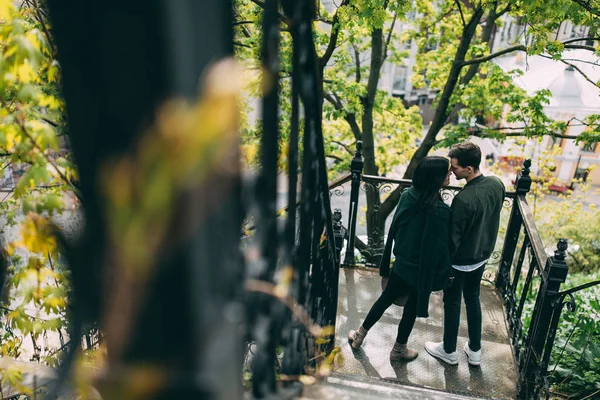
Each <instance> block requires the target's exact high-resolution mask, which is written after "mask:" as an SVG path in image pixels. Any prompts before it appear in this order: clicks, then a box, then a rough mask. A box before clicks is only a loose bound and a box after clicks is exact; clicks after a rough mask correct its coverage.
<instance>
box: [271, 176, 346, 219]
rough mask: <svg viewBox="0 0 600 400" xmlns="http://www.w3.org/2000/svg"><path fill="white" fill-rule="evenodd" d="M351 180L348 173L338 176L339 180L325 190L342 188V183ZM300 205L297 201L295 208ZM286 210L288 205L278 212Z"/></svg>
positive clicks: (331, 183)
mask: <svg viewBox="0 0 600 400" xmlns="http://www.w3.org/2000/svg"><path fill="white" fill-rule="evenodd" d="M351 180H352V174H351V173H349V172H348V173H346V174H344V175H342V176H340V177H339V178H337V179H336V180H334V181H332V182H330V183H329V184H328V185H327V189H328V190H331V189H335V188H336V187H338V186H342V185H343V184H344V183H346V182H350V181H351ZM300 204H302V200H298V201H297V202H296V208H298V206H299V205H300ZM288 208H289V205H287V206H285V207H283V208H282V209H281V210H279V211H287V210H288Z"/></svg>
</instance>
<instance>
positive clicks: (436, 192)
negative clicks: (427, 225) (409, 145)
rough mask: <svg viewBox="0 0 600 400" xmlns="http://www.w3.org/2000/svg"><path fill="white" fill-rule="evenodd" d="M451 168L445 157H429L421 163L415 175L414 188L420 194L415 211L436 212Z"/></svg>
mask: <svg viewBox="0 0 600 400" xmlns="http://www.w3.org/2000/svg"><path fill="white" fill-rule="evenodd" d="M449 168H450V162H449V161H448V159H447V158H444V157H438V156H428V157H425V158H424V159H422V160H421V161H420V162H419V164H418V165H417V168H416V169H415V172H414V173H413V186H414V187H415V189H416V190H417V192H418V193H419V200H418V203H417V206H416V210H415V211H419V210H422V209H425V210H429V211H435V208H436V205H437V202H438V200H439V199H440V198H441V197H440V189H441V188H442V185H443V184H444V181H445V180H446V177H447V176H448V170H449Z"/></svg>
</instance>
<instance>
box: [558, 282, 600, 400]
mask: <svg viewBox="0 0 600 400" xmlns="http://www.w3.org/2000/svg"><path fill="white" fill-rule="evenodd" d="M595 280H600V273H598V272H596V273H594V274H591V275H589V274H573V275H570V276H569V277H568V279H567V282H566V283H565V285H564V288H565V289H567V288H571V287H575V286H578V285H581V284H583V283H586V282H589V281H595ZM599 298H600V286H594V287H592V288H589V289H584V290H582V291H580V292H577V293H576V294H575V303H576V309H575V311H574V312H567V311H566V310H564V311H563V315H562V317H561V323H560V325H559V329H558V332H557V339H556V342H555V345H554V350H553V352H552V359H551V363H550V368H549V372H550V380H551V382H552V385H553V389H554V390H555V391H559V392H562V393H568V394H569V396H570V397H571V398H584V397H586V396H589V395H592V397H593V395H598V394H599V393H600V392H599V391H600V303H599V301H598V299H599Z"/></svg>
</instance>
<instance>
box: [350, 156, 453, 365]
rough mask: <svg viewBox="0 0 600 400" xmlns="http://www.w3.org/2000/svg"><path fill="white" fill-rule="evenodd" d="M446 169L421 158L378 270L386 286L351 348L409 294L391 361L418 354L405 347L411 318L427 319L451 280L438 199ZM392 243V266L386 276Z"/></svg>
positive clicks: (444, 214) (444, 215)
mask: <svg viewBox="0 0 600 400" xmlns="http://www.w3.org/2000/svg"><path fill="white" fill-rule="evenodd" d="M449 167H450V163H449V162H448V160H447V159H446V158H444V157H436V156H429V157H425V158H424V159H423V160H421V162H420V163H419V164H418V165H417V168H416V169H415V172H414V174H413V187H411V188H410V189H407V190H405V191H404V193H403V194H402V196H401V197H400V201H399V203H398V207H397V208H396V213H395V214H394V219H393V222H392V227H391V228H390V232H389V234H388V240H387V242H386V250H385V251H384V254H383V257H382V262H381V265H380V275H381V276H384V277H385V276H388V275H389V281H388V284H387V286H386V287H385V289H384V291H383V293H382V294H381V296H379V299H377V301H376V302H375V304H373V307H371V310H370V311H369V314H367V318H365V321H364V322H363V324H362V326H361V327H360V328H359V329H358V330H357V331H350V333H349V335H348V340H349V341H350V344H351V346H352V347H353V348H355V349H358V348H359V347H360V346H361V345H362V343H363V340H364V339H365V336H366V335H367V333H368V331H369V329H371V327H372V326H373V325H374V324H375V323H376V322H377V321H379V319H380V318H381V316H382V315H383V313H384V312H385V310H387V309H388V307H389V306H390V305H392V303H393V302H394V300H395V299H396V298H397V297H398V296H400V295H407V294H408V300H407V301H406V305H405V306H404V312H403V314H402V319H401V320H400V324H399V325H398V336H397V337H396V343H395V344H394V348H393V349H392V352H391V353H390V360H391V361H411V360H414V359H415V358H417V356H418V353H417V352H416V351H415V350H411V349H409V348H407V346H406V343H407V341H408V337H409V335H410V332H411V331H412V328H413V325H414V324H415V319H416V318H417V317H428V316H429V312H428V306H429V296H430V294H431V292H432V291H433V290H441V289H443V288H444V286H445V285H446V284H447V281H448V280H449V274H450V268H451V267H450V266H451V260H450V254H449V244H450V240H449V239H450V217H451V210H450V207H448V206H447V205H446V204H444V202H443V201H442V198H441V196H440V189H441V187H442V186H444V185H447V184H448V183H449V180H450V171H449ZM392 240H393V241H394V242H395V245H394V256H395V261H394V265H393V266H392V271H391V273H390V267H389V264H390V252H391V244H392Z"/></svg>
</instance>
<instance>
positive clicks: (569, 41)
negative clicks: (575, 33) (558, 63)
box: [563, 36, 600, 44]
mask: <svg viewBox="0 0 600 400" xmlns="http://www.w3.org/2000/svg"><path fill="white" fill-rule="evenodd" d="M588 40H593V41H595V42H598V41H600V37H595V36H588V37H581V38H573V39H567V40H565V41H564V42H563V44H569V43H575V42H583V41H588Z"/></svg>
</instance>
